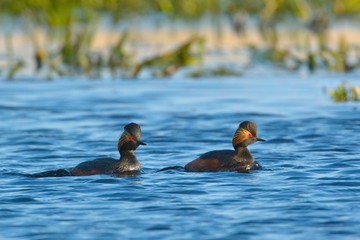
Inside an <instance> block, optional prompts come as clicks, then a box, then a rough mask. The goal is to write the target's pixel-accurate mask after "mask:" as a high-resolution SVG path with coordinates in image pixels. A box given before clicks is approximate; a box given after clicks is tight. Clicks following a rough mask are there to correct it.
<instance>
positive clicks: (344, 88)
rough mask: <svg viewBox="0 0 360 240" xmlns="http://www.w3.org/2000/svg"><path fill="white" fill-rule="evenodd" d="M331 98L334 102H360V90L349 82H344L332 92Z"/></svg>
mask: <svg viewBox="0 0 360 240" xmlns="http://www.w3.org/2000/svg"><path fill="white" fill-rule="evenodd" d="M330 95H331V98H332V100H333V101H334V102H348V101H355V102H357V101H359V97H360V96H359V95H360V89H359V87H354V86H352V85H351V84H349V83H347V82H343V83H342V84H340V85H339V86H338V87H337V88H336V89H332V90H331V91H330Z"/></svg>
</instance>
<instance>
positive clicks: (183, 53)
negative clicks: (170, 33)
mask: <svg viewBox="0 0 360 240" xmlns="http://www.w3.org/2000/svg"><path fill="white" fill-rule="evenodd" d="M203 52H204V39H203V38H200V37H193V38H191V39H190V40H188V41H186V42H185V43H183V44H181V45H180V46H179V47H178V48H176V49H175V50H173V51H170V52H167V53H164V54H161V55H158V56H155V57H152V58H150V59H147V60H144V61H142V62H140V63H138V64H136V66H135V68H134V70H133V72H132V73H131V77H133V78H134V77H137V76H138V75H139V73H140V71H141V70H142V69H143V68H153V69H154V68H155V71H156V72H155V75H156V76H159V77H166V76H171V75H173V74H174V73H175V72H176V71H177V70H179V69H180V68H182V67H186V66H190V65H193V64H198V63H200V62H201V59H202V56H203Z"/></svg>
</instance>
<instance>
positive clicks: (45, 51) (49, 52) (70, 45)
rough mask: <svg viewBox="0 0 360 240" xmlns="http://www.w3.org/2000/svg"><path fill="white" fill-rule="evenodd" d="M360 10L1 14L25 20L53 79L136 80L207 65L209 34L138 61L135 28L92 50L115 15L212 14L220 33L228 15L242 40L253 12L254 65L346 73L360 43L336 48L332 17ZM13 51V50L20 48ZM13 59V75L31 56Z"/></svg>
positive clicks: (292, 5) (43, 7)
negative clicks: (289, 41)
mask: <svg viewBox="0 0 360 240" xmlns="http://www.w3.org/2000/svg"><path fill="white" fill-rule="evenodd" d="M359 13H360V2H359V1H356V0H326V1H325V0H314V1H308V0H296V1H288V0H272V1H266V0H243V1H230V0H207V1H204V0H154V1H147V0H132V1H128V0H117V1H108V0H97V1H86V0H78V1H72V0H52V1H48V0H37V1H31V0H19V1H12V0H2V1H0V14H2V15H5V16H8V17H9V18H12V17H13V18H14V17H15V18H19V19H22V21H23V22H25V23H26V28H27V31H29V38H32V42H33V43H34V49H35V52H34V56H33V59H32V61H33V62H34V63H35V64H34V65H35V71H36V72H37V73H40V72H45V75H46V76H50V77H53V76H62V75H86V76H89V77H91V78H99V77H101V75H102V73H103V72H104V71H108V72H110V73H111V75H112V76H113V77H114V78H115V77H117V76H129V77H133V78H134V77H137V76H138V75H139V73H140V72H141V71H142V70H143V69H145V68H147V69H151V70H152V72H153V73H154V74H155V75H156V76H159V77H164V76H170V75H172V74H174V73H175V72H176V71H177V70H178V69H181V68H184V67H187V66H190V65H194V64H201V63H202V61H201V59H202V58H203V57H204V56H203V54H204V44H205V42H206V40H207V39H204V37H196V38H192V39H191V40H189V41H186V42H183V43H182V44H181V46H180V47H179V48H176V49H174V50H173V51H170V52H166V53H162V52H159V53H158V54H155V55H154V56H153V57H150V58H148V59H147V60H145V61H142V62H135V61H134V59H135V56H134V55H133V54H130V53H128V52H127V51H126V50H125V49H126V47H125V46H126V44H127V43H128V39H129V38H128V35H129V34H131V31H132V30H133V29H131V28H129V29H128V32H126V33H122V34H119V38H118V42H117V43H115V44H114V45H112V46H107V49H105V50H104V52H107V53H109V54H105V53H104V52H95V51H94V50H93V49H92V47H91V44H92V42H93V41H94V36H95V35H96V33H97V32H98V28H99V27H100V24H101V22H102V20H103V19H104V18H110V19H111V21H112V23H111V24H114V26H117V24H119V23H126V21H128V20H129V19H133V18H136V17H142V16H144V15H163V16H165V17H166V18H164V19H166V20H167V21H168V23H167V24H170V25H171V24H172V21H178V20H180V21H183V22H187V23H189V24H193V23H196V22H199V21H200V20H202V19H203V18H204V17H208V18H209V19H211V21H213V24H212V26H213V27H214V29H213V32H214V34H216V35H218V36H219V39H221V35H222V34H223V27H224V25H223V24H224V21H223V20H224V17H226V19H227V20H228V23H229V24H230V26H231V27H232V29H233V30H234V32H236V33H237V34H238V35H239V37H240V38H242V39H244V38H246V31H247V27H248V21H249V19H250V18H251V19H253V20H255V22H256V23H257V29H258V32H259V34H260V36H261V37H262V41H263V43H262V44H261V46H254V45H253V43H251V42H246V41H243V42H242V43H241V44H242V45H241V47H242V48H247V49H250V50H251V52H252V56H251V57H250V58H251V59H255V61H257V62H255V64H257V63H258V62H270V63H273V64H274V66H276V67H281V68H284V69H288V70H291V71H294V70H297V69H300V68H306V69H308V71H309V72H315V71H317V70H318V69H327V70H329V71H337V72H349V71H352V70H353V69H356V68H358V67H359V65H360V54H359V51H358V50H356V49H357V48H358V46H354V45H351V44H349V42H348V41H347V39H345V38H344V37H341V38H339V41H338V44H337V47H335V48H333V47H332V46H331V44H332V43H330V42H329V40H328V39H329V38H328V30H329V28H330V26H331V22H332V21H334V19H340V18H346V19H347V20H350V21H354V22H358V21H359V20H360V18H359V17H358V16H360V14H359ZM284 22H289V25H291V26H296V28H298V31H297V32H299V33H300V34H299V37H298V39H296V41H297V42H299V43H301V44H299V46H296V44H294V46H292V47H291V48H283V46H282V42H283V38H284V37H289V36H283V35H284V34H283V33H282V32H280V30H279V29H280V26H281V25H282V24H283V23H284ZM32 29H33V30H32ZM37 29H41V31H42V32H45V33H46V40H45V43H42V44H40V43H39V40H37V39H36V37H35V36H34V34H32V31H36V30H37ZM290 34H291V33H290ZM285 35H286V34H285ZM310 37H311V38H315V39H317V43H316V47H315V49H314V47H312V45H313V44H312V43H311V42H310V41H309V40H308V39H309V38H310ZM200 39H201V40H200ZM54 46H56V47H54ZM264 46H265V47H264ZM299 52H300V53H301V54H299ZM11 54H12V55H16V52H14V53H11ZM9 55H10V54H9ZM14 59H16V58H15V57H12V58H11V59H9V64H7V67H6V68H7V69H6V70H7V71H5V72H8V73H9V74H8V77H9V78H10V77H11V78H12V79H13V78H14V77H15V75H16V74H17V73H19V72H21V70H22V69H23V66H24V63H25V62H27V59H20V60H19V61H14ZM20 63H21V64H20ZM206 72H207V73H204V74H205V75H206V74H208V73H209V72H212V73H211V74H214V73H215V74H217V73H216V68H215V69H214V70H211V71H209V70H206ZM225 72H226V71H225ZM195 75H197V74H195ZM200 75H201V74H200ZM220 75H222V74H220ZM223 75H226V74H223Z"/></svg>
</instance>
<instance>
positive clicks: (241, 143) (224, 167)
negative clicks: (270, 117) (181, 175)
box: [185, 121, 265, 173]
mask: <svg viewBox="0 0 360 240" xmlns="http://www.w3.org/2000/svg"><path fill="white" fill-rule="evenodd" d="M257 141H265V140H264V139H261V138H258V137H257V128H256V124H255V123H253V122H250V121H245V122H242V123H241V124H240V125H239V128H238V129H237V130H236V132H235V134H234V137H233V139H232V144H233V147H234V149H235V151H234V150H215V151H211V152H207V153H204V154H202V155H201V156H200V157H199V158H197V159H195V160H193V161H191V162H189V163H188V164H186V165H185V170H186V171H189V172H240V173H248V172H249V171H250V170H258V169H261V165H260V163H258V162H257V161H256V160H255V159H254V157H253V156H252V155H251V153H250V152H249V150H248V149H247V146H248V145H250V144H252V143H255V142H257Z"/></svg>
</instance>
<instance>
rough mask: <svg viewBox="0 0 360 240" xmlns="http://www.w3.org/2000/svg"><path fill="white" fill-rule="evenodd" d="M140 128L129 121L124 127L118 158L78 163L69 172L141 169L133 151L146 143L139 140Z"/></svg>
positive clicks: (112, 172)
mask: <svg viewBox="0 0 360 240" xmlns="http://www.w3.org/2000/svg"><path fill="white" fill-rule="evenodd" d="M140 139H141V129H140V126H139V125H138V124H136V123H129V124H127V125H126V126H125V127H124V132H123V133H122V134H121V136H120V138H119V141H118V144H117V147H118V151H119V153H120V159H119V160H117V159H113V158H98V159H95V160H92V161H86V162H83V163H80V164H79V165H77V166H76V167H74V168H73V169H71V171H70V173H71V175H73V176H87V175H94V174H114V173H116V174H124V173H126V174H131V173H137V172H139V171H140V170H141V164H140V162H139V161H138V160H137V158H136V156H135V154H134V151H135V150H136V148H137V147H138V146H139V145H146V144H145V143H144V142H142V141H141V140H140Z"/></svg>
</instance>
